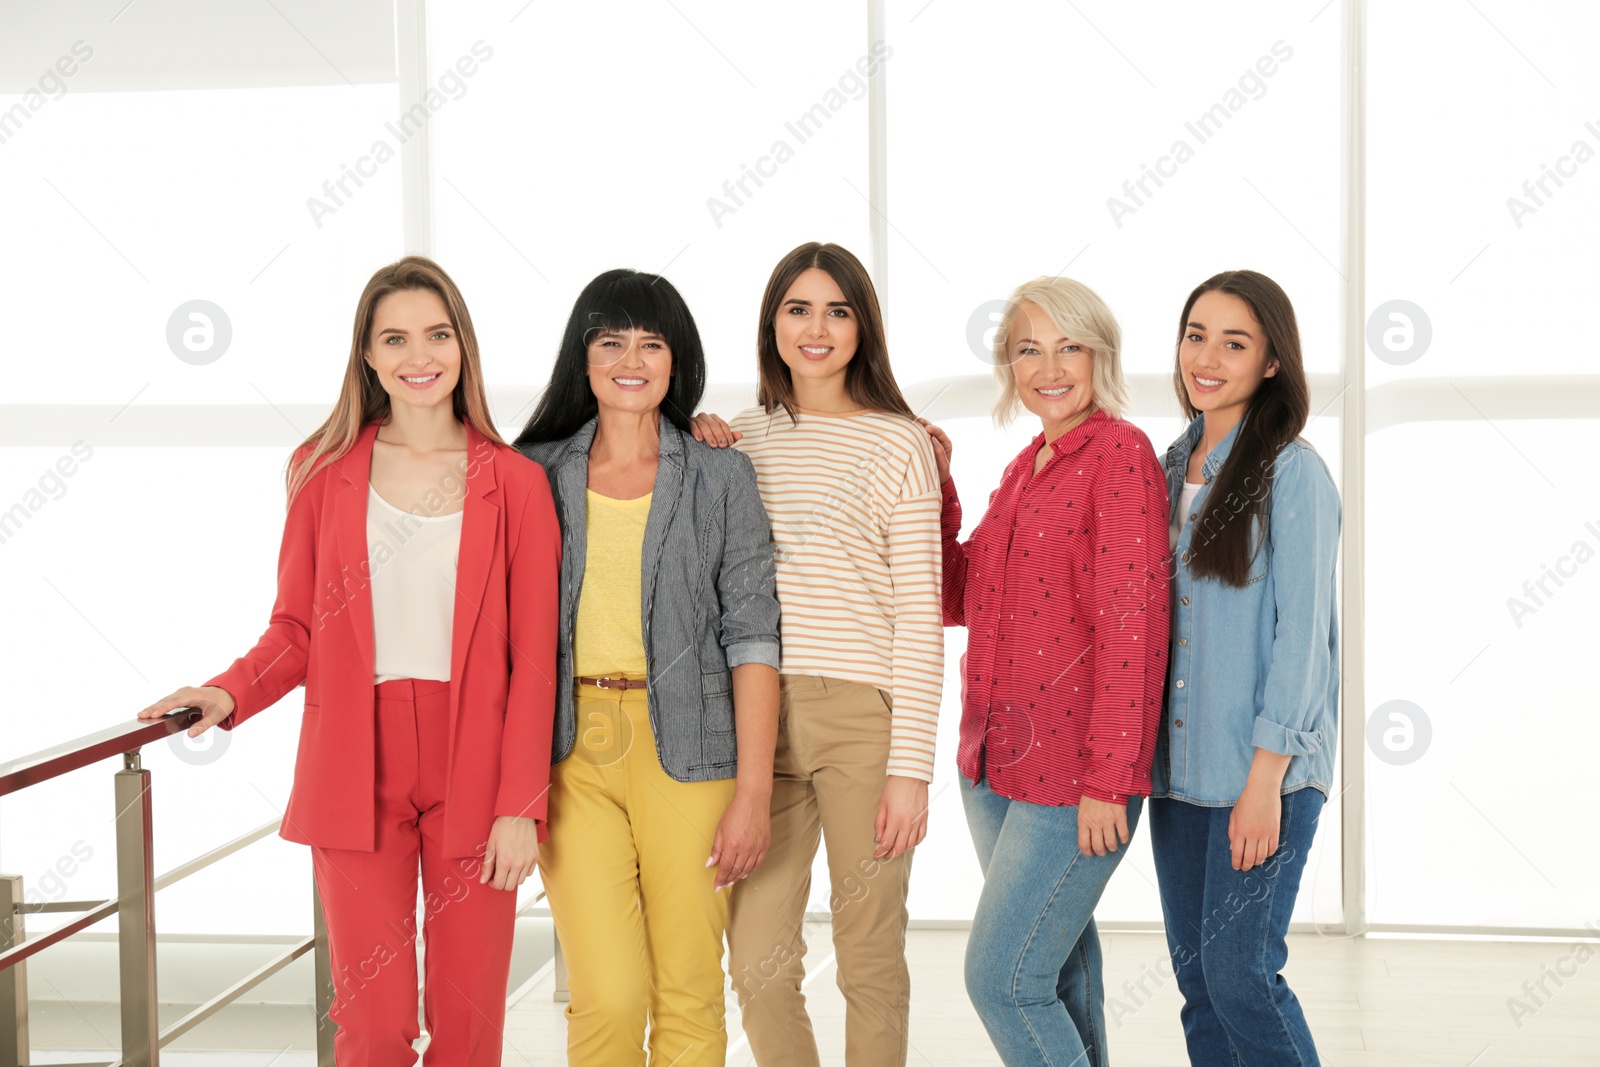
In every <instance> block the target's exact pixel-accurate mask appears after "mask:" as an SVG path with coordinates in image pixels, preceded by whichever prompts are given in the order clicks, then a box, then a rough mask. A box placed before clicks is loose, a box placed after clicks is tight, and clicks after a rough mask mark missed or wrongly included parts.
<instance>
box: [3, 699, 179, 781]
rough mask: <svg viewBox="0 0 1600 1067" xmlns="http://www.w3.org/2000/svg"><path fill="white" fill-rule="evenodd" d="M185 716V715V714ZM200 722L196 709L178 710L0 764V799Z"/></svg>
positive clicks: (140, 746) (102, 731) (99, 731)
mask: <svg viewBox="0 0 1600 1067" xmlns="http://www.w3.org/2000/svg"><path fill="white" fill-rule="evenodd" d="M186 713H187V714H186ZM199 720H200V709H199V708H179V709H178V710H177V711H175V712H173V713H172V714H170V715H168V716H167V717H166V718H164V719H156V720H155V721H153V722H128V723H119V724H117V725H116V726H108V727H106V728H105V729H104V730H96V731H95V732H94V733H92V734H85V735H83V736H82V737H79V738H77V739H75V740H72V741H67V742H64V743H62V744H59V745H55V746H53V747H51V748H46V749H41V750H39V751H38V752H34V753H32V754H30V755H27V756H22V757H20V758H18V759H14V760H11V761H9V762H6V763H0V797H3V796H5V795H6V794H7V793H15V792H17V791H18V790H21V789H26V788H27V787H28V786H30V785H38V784H39V783H40V782H48V781H49V780H50V779H52V778H59V777H61V775H63V774H66V773H67V772H68V771H75V770H77V769H78V768H80V767H87V766H89V764H91V763H99V762H100V761H101V760H103V759H110V758H111V757H112V756H121V755H123V754H125V753H128V752H137V751H139V749H141V748H143V747H144V746H145V745H148V744H149V743H150V742H152V741H159V740H161V739H162V738H163V737H167V736H169V735H170V734H175V733H177V732H178V731H179V730H187V729H188V728H189V727H190V726H192V725H194V724H195V723H196V722H198V721H199Z"/></svg>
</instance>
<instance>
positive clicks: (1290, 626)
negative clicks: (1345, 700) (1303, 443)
mask: <svg viewBox="0 0 1600 1067" xmlns="http://www.w3.org/2000/svg"><path fill="white" fill-rule="evenodd" d="M1270 514H1271V526H1270V533H1269V536H1270V538H1271V553H1272V554H1271V557H1270V561H1269V564H1268V565H1269V566H1270V568H1271V571H1272V588H1273V596H1274V601H1275V607H1276V610H1277V626H1276V629H1275V632H1274V637H1273V642H1272V661H1271V663H1270V664H1269V665H1268V667H1267V678H1266V686H1265V690H1264V700H1263V705H1262V711H1261V714H1260V715H1258V716H1257V717H1256V721H1255V727H1254V729H1253V731H1252V733H1251V744H1252V745H1253V746H1254V747H1256V748H1264V749H1266V750H1267V751H1269V752H1277V753H1281V754H1283V755H1289V756H1306V755H1310V754H1312V753H1314V752H1317V751H1318V750H1320V749H1321V748H1322V747H1323V746H1324V745H1328V744H1332V743H1334V740H1335V738H1334V736H1333V732H1334V731H1333V722H1332V719H1333V715H1334V707H1333V706H1331V705H1330V701H1329V694H1330V693H1337V672H1338V670H1339V664H1338V662H1337V660H1338V635H1337V632H1336V626H1337V623H1336V622H1335V621H1334V619H1335V615H1334V613H1335V609H1336V605H1335V602H1334V601H1335V597H1336V595H1337V581H1336V578H1335V574H1336V569H1337V566H1338V554H1339V526H1340V504H1339V493H1338V490H1337V489H1335V487H1334V484H1333V478H1332V476H1331V475H1329V473H1328V469H1327V467H1326V466H1325V465H1324V464H1323V462H1322V460H1321V458H1320V457H1319V456H1318V455H1317V454H1316V453H1315V452H1312V451H1311V450H1310V449H1307V448H1299V449H1296V450H1295V451H1294V452H1293V453H1292V454H1290V455H1289V456H1288V457H1286V458H1285V459H1284V460H1283V461H1282V462H1281V463H1280V464H1279V467H1278V469H1277V471H1276V472H1275V473H1274V474H1273V486H1272V506H1271V513H1270ZM1336 702H1337V701H1336V699H1335V701H1334V702H1333V703H1335V704H1336Z"/></svg>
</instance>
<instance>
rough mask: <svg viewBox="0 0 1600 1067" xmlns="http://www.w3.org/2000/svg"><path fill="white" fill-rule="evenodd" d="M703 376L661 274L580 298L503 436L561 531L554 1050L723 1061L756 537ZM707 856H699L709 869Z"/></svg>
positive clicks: (758, 773)
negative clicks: (558, 1013)
mask: <svg viewBox="0 0 1600 1067" xmlns="http://www.w3.org/2000/svg"><path fill="white" fill-rule="evenodd" d="M704 383H705V355H704V352H703V350H702V348H701V344H700V335H699V332H698V331H697V330H696V328H695V323H694V318H693V316H691V315H690V314H689V309H688V307H687V306H686V305H685V304H684V301H683V298H682V297H681V296H680V295H679V294H678V291H677V290H676V289H675V288H673V286H672V283H670V282H668V281H667V280H666V279H665V278H662V277H660V276H659V275H654V274H643V273H640V272H638V271H632V270H612V271H607V272H606V273H604V274H602V275H600V276H599V277H597V278H595V279H594V281H592V282H590V283H589V285H588V286H587V287H585V288H584V290H583V292H582V293H581V294H580V295H579V296H578V301H577V303H576V304H575V305H574V306H573V309H572V314H571V316H570V318H569V319H568V320H567V327H566V332H565V334H564V335H563V337H562V341H561V350H560V352H559V353H558V354H557V356H556V365H555V370H554V372H553V373H552V375H551V378H550V384H549V386H548V387H547V388H546V390H545V392H544V396H543V397H542V398H541V400H540V402H539V406H538V408H537V410H535V412H534V413H533V417H532V418H531V419H530V420H529V422H528V425H527V427H526V428H524V429H523V431H522V434H521V436H519V437H518V438H517V441H516V444H517V445H518V447H520V448H521V449H522V450H523V452H524V453H525V454H526V455H527V456H528V457H529V458H530V459H533V460H534V461H535V462H537V463H539V464H540V465H542V466H543V467H544V469H545V471H546V473H547V474H548V475H549V479H550V485H551V489H552V491H553V493H554V496H555V500H556V511H557V514H558V516H559V518H560V522H561V529H562V548H563V554H562V562H561V608H560V631H559V641H558V647H557V672H556V680H557V686H556V689H557V703H556V723H555V743H554V746H553V749H552V753H551V754H552V758H553V760H554V767H553V768H552V770H551V776H550V798H549V810H550V839H549V841H548V842H547V843H546V844H545V846H544V848H543V849H541V850H540V855H539V868H540V872H541V875H542V877H543V880H544V886H545V891H546V892H547V893H548V895H549V900H550V911H551V915H552V917H553V918H554V920H555V927H556V933H557V935H558V936H559V937H560V939H561V945H562V948H563V950H564V951H565V953H566V961H567V974H568V985H569V988H570V990H571V996H572V999H571V1003H570V1004H569V1005H568V1006H567V1012H566V1015H567V1054H568V1062H569V1063H572V1064H597V1065H604V1067H623V1065H628V1064H637V1065H639V1067H643V1064H644V1063H645V1025H646V1022H647V1021H648V1023H649V1035H650V1036H649V1042H650V1062H652V1063H662V1064H666V1063H671V1064H674V1065H675V1067H695V1065H712V1064H716V1065H720V1064H721V1063H722V1062H723V1058H724V1055H725V1052H726V1049H727V1032H726V1029H725V1026H724V1011H723V1003H724V1002H723V981H724V976H723V970H722V939H723V932H724V929H725V927H726V925H727V920H728V898H729V894H728V893H724V892H721V890H723V889H725V888H727V887H729V886H731V885H733V884H734V883H735V882H737V881H739V880H740V879H742V878H745V877H746V876H748V875H749V874H750V872H751V871H753V870H755V869H756V867H757V866H758V865H759V864H760V863H761V860H762V858H763V857H764V856H765V854H766V850H767V846H768V844H769V842H770V840H771V832H770V816H769V809H770V805H771V800H772V757H773V746H774V744H775V742H776V737H777V721H778V670H777V668H778V601H777V595H776V579H775V577H774V573H773V564H772V534H771V530H770V528H769V526H768V523H767V515H766V512H765V511H764V510H763V508H762V506H761V497H760V494H759V492H758V491H757V488H756V475H755V469H754V467H752V466H751V463H750V460H749V459H748V458H747V457H746V456H745V455H744V454H742V453H740V452H735V451H732V450H722V451H718V450H716V449H713V448H710V447H709V446H707V445H703V444H700V443H699V442H697V441H696V440H694V438H693V437H692V436H690V434H689V433H687V432H685V431H686V430H687V427H688V418H689V413H690V412H692V411H693V410H694V407H695V405H696V404H698V403H699V401H700V393H701V390H702V388H703V386H704ZM713 868H714V869H713Z"/></svg>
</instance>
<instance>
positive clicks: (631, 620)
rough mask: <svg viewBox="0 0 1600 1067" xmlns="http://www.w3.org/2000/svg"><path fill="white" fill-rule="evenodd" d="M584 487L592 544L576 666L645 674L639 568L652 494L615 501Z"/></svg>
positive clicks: (592, 671)
mask: <svg viewBox="0 0 1600 1067" xmlns="http://www.w3.org/2000/svg"><path fill="white" fill-rule="evenodd" d="M586 492H587V493H588V497H589V521H588V531H587V535H588V548H587V551H586V554H585V558H584V565H583V592H582V593H580V594H579V596H578V625H577V632H576V633H574V634H573V637H572V669H573V671H574V672H576V673H577V674H578V675H579V676H580V677H585V678H599V677H605V676H608V675H610V676H616V675H619V674H633V675H636V676H638V677H640V678H643V677H644V675H645V670H646V660H645V653H644V634H643V632H642V631H641V625H642V624H641V623H640V621H639V620H640V615H641V608H640V604H641V592H640V571H641V570H642V569H643V565H644V524H645V520H647V519H648V518H649V517H650V495H651V494H649V493H646V494H645V495H644V496H642V497H639V498H638V499H637V500H613V499H612V498H611V497H608V496H601V495H600V494H599V493H597V492H595V491H594V490H593V489H589V490H586Z"/></svg>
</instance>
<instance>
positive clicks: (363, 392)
mask: <svg viewBox="0 0 1600 1067" xmlns="http://www.w3.org/2000/svg"><path fill="white" fill-rule="evenodd" d="M417 289H423V290H427V291H428V292H430V293H433V294H434V295H435V296H437V297H438V298H439V299H440V300H442V301H443V302H444V307H445V311H447V312H448V313H449V315H450V325H451V327H453V328H454V329H455V332H456V343H457V345H458V346H459V347H460V349H461V374H460V377H459V378H458V379H457V380H456V387H455V391H454V392H453V393H451V395H450V403H451V406H452V408H453V410H454V412H455V416H456V421H457V422H463V423H468V424H470V425H471V426H472V427H473V428H474V429H476V430H477V431H478V432H479V433H481V434H483V436H484V437H487V438H488V439H489V440H491V441H493V442H494V443H495V444H500V445H503V444H505V442H504V441H503V440H501V438H500V435H499V434H498V433H496V432H495V428H494V422H493V421H492V420H491V419H490V418H489V400H488V397H487V395H486V394H485V392H484V388H483V370H482V368H481V367H480V366H479V363H478V335H477V334H476V333H474V332H473V329H472V316H471V315H469V314H468V313H467V302H466V300H464V299H462V296H461V290H460V289H458V288H457V287H456V283H455V282H454V281H452V280H451V278H450V275H448V274H446V273H445V272H444V268H443V267H441V266H439V264H437V263H435V262H434V261H433V260H431V259H428V258H426V257H424V256H406V257H405V258H404V259H400V260H396V261H395V262H393V263H390V264H389V265H388V266H386V267H380V268H378V271H377V273H375V274H373V276H372V277H371V278H370V279H368V281H367V287H366V288H365V289H363V290H361V299H360V300H358V301H356V318H355V326H354V328H353V329H352V331H351V335H350V362H349V363H348V364H346V365H345V370H344V384H343V385H341V386H340V388H339V399H338V400H337V401H336V402H335V403H334V405H333V412H332V413H331V414H329V416H328V420H327V421H326V422H324V423H323V424H322V425H321V426H318V427H317V428H316V430H315V431H314V432H313V433H312V434H311V436H310V437H308V438H306V439H305V441H303V442H302V443H301V445H300V447H299V448H297V449H295V451H294V454H293V458H292V459H291V460H290V461H289V466H288V469H287V470H285V472H284V481H285V483H286V486H287V489H288V492H289V501H290V502H291V503H293V502H294V498H295V496H296V495H297V494H298V493H299V492H300V490H301V489H303V488H304V487H305V484H306V482H308V481H310V480H311V476H312V475H314V474H316V473H317V471H319V470H321V469H322V468H323V467H325V466H327V465H328V464H330V463H333V462H335V461H336V460H338V459H340V458H341V457H343V456H344V455H345V454H346V453H347V452H349V451H350V449H351V448H353V447H354V446H355V443H356V438H358V437H360V436H361V430H362V428H363V427H365V426H366V425H367V424H368V423H369V422H371V421H372V420H374V419H382V418H387V417H388V415H389V394H388V393H386V392H384V389H383V385H382V384H381V383H380V382H379V381H378V374H377V372H376V371H374V370H373V369H372V367H370V366H369V365H368V364H367V361H366V358H365V357H366V354H367V348H368V346H369V345H371V343H372V320H373V318H374V317H375V316H376V315H377V312H378V304H379V302H380V301H382V300H383V298H384V297H386V296H388V295H389V294H390V293H400V292H409V291H412V290H417Z"/></svg>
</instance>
